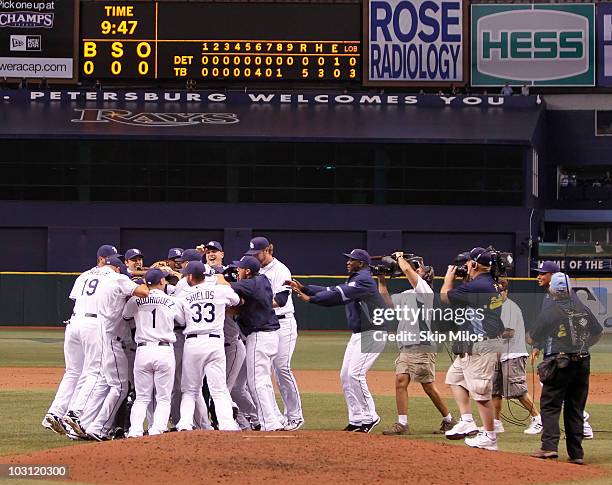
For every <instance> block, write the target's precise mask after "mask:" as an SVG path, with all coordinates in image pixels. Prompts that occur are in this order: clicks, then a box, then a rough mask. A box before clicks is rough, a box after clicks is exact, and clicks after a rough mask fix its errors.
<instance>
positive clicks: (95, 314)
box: [72, 313, 98, 318]
mask: <svg viewBox="0 0 612 485" xmlns="http://www.w3.org/2000/svg"><path fill="white" fill-rule="evenodd" d="M72 316H73V317H76V316H77V314H76V313H73V314H72ZM83 316H84V317H88V318H98V314H97V313H85V314H84V315H83Z"/></svg>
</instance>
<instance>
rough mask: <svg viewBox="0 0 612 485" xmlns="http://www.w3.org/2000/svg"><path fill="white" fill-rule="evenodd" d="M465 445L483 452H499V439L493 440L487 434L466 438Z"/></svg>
mask: <svg viewBox="0 0 612 485" xmlns="http://www.w3.org/2000/svg"><path fill="white" fill-rule="evenodd" d="M465 444H466V445H468V446H470V447H472V448H481V449H483V450H491V451H497V449H498V448H497V438H495V439H491V438H489V436H488V435H487V433H482V432H481V433H478V434H477V435H476V436H474V437H473V438H466V439H465Z"/></svg>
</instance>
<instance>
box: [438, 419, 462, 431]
mask: <svg viewBox="0 0 612 485" xmlns="http://www.w3.org/2000/svg"><path fill="white" fill-rule="evenodd" d="M456 424H457V421H455V420H454V419H451V420H450V421H444V420H442V422H441V423H440V428H439V429H437V430H435V431H434V432H433V434H444V433H446V432H447V431H450V430H451V429H453V426H455V425H456Z"/></svg>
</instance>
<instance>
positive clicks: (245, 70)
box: [81, 5, 361, 81]
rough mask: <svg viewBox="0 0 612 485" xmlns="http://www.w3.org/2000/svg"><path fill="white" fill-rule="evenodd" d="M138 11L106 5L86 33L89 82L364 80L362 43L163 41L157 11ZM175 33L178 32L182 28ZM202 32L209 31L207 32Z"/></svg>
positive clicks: (85, 67) (84, 69)
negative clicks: (148, 80) (90, 79)
mask: <svg viewBox="0 0 612 485" xmlns="http://www.w3.org/2000/svg"><path fill="white" fill-rule="evenodd" d="M143 7H146V5H143ZM138 8H140V6H138V5H125V6H120V5H104V8H103V10H102V11H101V12H102V13H101V15H100V18H99V21H98V22H97V24H96V27H95V29H96V31H95V32H91V31H90V32H83V43H82V69H81V70H82V73H83V74H84V75H85V76H86V77H91V78H96V79H97V78H102V79H103V78H112V77H123V78H139V77H151V78H162V79H176V78H179V79H180V78H184V79H198V78H200V79H201V78H204V79H207V78H208V79H214V78H224V79H270V80H284V79H289V80H340V81H343V80H344V81H358V80H359V78H360V55H361V54H360V50H361V48H360V41H359V40H346V41H345V40H340V41H338V40H334V41H331V40H320V41H313V40H308V41H306V40H304V41H302V40H287V39H276V38H275V36H274V33H273V32H271V33H270V39H247V40H245V39H243V38H240V35H239V33H235V32H231V29H229V30H230V31H228V37H229V36H232V35H234V34H235V37H237V38H234V39H232V38H228V39H164V38H161V36H160V37H158V36H157V31H158V25H156V20H155V15H154V13H155V12H154V11H148V10H145V9H142V10H137V9H138ZM158 21H161V19H160V20H158ZM88 25H89V24H88ZM176 28H177V29H180V25H177V26H176ZM89 30H91V26H90V25H89ZM202 32H203V33H205V32H206V29H205V28H204V27H203V29H202ZM204 35H205V34H204Z"/></svg>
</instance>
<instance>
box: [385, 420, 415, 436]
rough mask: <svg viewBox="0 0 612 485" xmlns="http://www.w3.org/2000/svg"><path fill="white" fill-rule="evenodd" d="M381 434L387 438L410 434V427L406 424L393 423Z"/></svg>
mask: <svg viewBox="0 0 612 485" xmlns="http://www.w3.org/2000/svg"><path fill="white" fill-rule="evenodd" d="M382 434H384V435H387V436H398V435H402V434H410V427H409V426H408V425H407V424H401V423H395V424H394V425H393V426H391V427H390V428H389V429H386V430H384V431H383V433H382Z"/></svg>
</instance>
